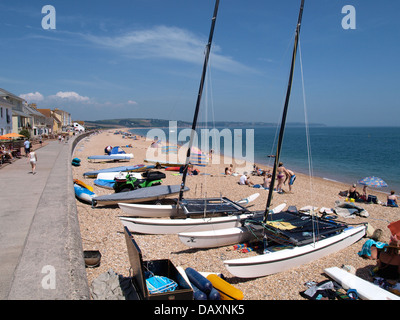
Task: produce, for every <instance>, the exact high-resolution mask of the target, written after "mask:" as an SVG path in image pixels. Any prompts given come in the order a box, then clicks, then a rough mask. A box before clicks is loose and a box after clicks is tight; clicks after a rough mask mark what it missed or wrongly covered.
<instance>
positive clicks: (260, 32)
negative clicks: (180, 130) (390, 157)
mask: <svg viewBox="0 0 400 320" xmlns="http://www.w3.org/2000/svg"><path fill="white" fill-rule="evenodd" d="M45 5H52V6H54V8H55V9H56V16H55V17H56V28H55V29H43V28H42V24H41V23H42V19H43V18H44V17H45V16H46V14H43V13H42V7H43V6H45ZM299 5H300V0H285V1H277V0H254V1H251V0H249V1H239V0H221V1H220V6H219V12H218V17H217V22H216V28H215V33H214V41H213V47H212V55H211V60H210V67H209V70H208V79H207V84H206V89H205V92H204V95H203V105H202V109H201V110H202V113H201V115H200V118H199V120H227V121H265V122H278V121H279V120H280V114H281V111H282V107H283V101H284V96H285V92H286V86H287V78H288V73H289V66H290V59H291V53H292V48H293V37H294V30H295V26H296V21H297V15H298V10H299ZM345 5H352V6H354V8H355V10H356V11H355V17H356V28H355V29H347V30H346V29H343V27H342V19H343V18H344V17H345V16H346V14H344V13H342V8H343V7H344V6H345ZM213 9H214V1H213V0H130V1H128V0H124V1H122V0H114V1H88V0H83V1H75V0H70V1H62V0H58V1H51V0H50V1H37V0H35V1H32V0H12V1H11V0H2V1H1V2H0V10H1V12H2V19H1V20H0V36H1V38H2V41H1V42H0V57H1V60H0V61H1V68H0V70H1V71H0V87H1V88H4V89H6V90H8V91H10V92H12V93H14V94H16V95H20V96H22V97H24V98H25V99H26V100H27V101H28V102H29V103H30V102H36V103H37V104H38V107H40V108H55V107H58V108H62V109H64V110H67V111H69V112H70V113H71V114H72V117H73V119H74V120H101V119H113V118H134V117H138V118H160V119H170V120H187V121H191V120H192V118H193V111H194V107H195V104H196V98H197V92H198V87H199V82H200V76H201V71H202V65H203V60H204V48H205V45H206V42H207V38H208V33H209V29H210V24H211V16H212V13H213ZM399 12H400V2H399V1H395V0H385V1H379V2H378V1H372V0H362V1H361V0H346V1H344V0H335V1H331V0H306V2H305V8H304V14H303V24H302V30H301V39H300V44H301V57H302V66H303V74H304V85H305V101H306V109H307V118H308V121H309V122H318V123H324V124H326V125H330V126H364V125H367V126H369V125H374V126H398V125H399V121H400V108H399V104H400V99H399V93H400V90H399V89H400V88H399V81H398V75H399V74H400V68H399V62H398V57H399V56H400V52H399V44H398V41H399V39H400V37H399V36H400V20H399V19H398V13H399ZM304 117H305V116H304V105H303V94H302V81H301V72H300V59H299V56H298V59H297V63H296V70H295V77H294V84H293V90H292V97H291V103H290V109H289V116H288V121H298V122H303V121H304Z"/></svg>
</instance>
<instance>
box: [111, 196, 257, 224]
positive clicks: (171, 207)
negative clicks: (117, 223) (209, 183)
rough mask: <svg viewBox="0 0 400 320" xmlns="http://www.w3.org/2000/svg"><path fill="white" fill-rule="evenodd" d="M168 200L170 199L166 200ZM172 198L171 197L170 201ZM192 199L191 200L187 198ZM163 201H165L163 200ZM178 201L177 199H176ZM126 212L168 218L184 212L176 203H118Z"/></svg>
mask: <svg viewBox="0 0 400 320" xmlns="http://www.w3.org/2000/svg"><path fill="white" fill-rule="evenodd" d="M259 195H260V194H259V193H254V194H252V195H250V196H249V197H247V198H244V199H241V200H238V201H235V203H236V204H239V205H246V204H249V203H250V202H252V201H254V200H255V199H257V198H258V196H259ZM166 201H168V200H166ZM170 201H171V200H170V199H169V202H170ZM187 201H190V200H187ZM161 202H164V201H163V200H162V201H161ZM176 202H177V200H176ZM118 206H119V207H120V208H121V209H122V211H124V213H125V214H126V215H128V216H130V217H141V218H167V217H175V216H179V215H182V214H183V210H181V209H179V211H177V210H176V204H156V205H154V204H132V203H131V204H128V203H118Z"/></svg>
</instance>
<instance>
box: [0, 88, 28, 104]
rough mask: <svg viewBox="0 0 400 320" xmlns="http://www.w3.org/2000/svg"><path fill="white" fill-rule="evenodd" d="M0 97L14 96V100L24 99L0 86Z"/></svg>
mask: <svg viewBox="0 0 400 320" xmlns="http://www.w3.org/2000/svg"><path fill="white" fill-rule="evenodd" d="M0 97H12V98H14V99H16V100H19V101H21V102H22V101H25V100H24V99H22V98H21V97H18V96H16V95H15V94H13V93H11V92H8V91H7V90H4V89H2V88H0Z"/></svg>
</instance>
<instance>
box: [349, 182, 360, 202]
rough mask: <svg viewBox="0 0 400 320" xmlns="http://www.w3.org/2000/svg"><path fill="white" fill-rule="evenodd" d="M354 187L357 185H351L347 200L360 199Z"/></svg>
mask: <svg viewBox="0 0 400 320" xmlns="http://www.w3.org/2000/svg"><path fill="white" fill-rule="evenodd" d="M356 187H357V185H356V184H353V185H352V186H351V187H350V189H349V191H347V197H348V198H351V199H354V200H357V199H358V198H359V197H360V194H359V193H358V191H357V189H356Z"/></svg>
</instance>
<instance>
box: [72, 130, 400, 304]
mask: <svg viewBox="0 0 400 320" xmlns="http://www.w3.org/2000/svg"><path fill="white" fill-rule="evenodd" d="M112 132H113V130H108V131H103V132H102V133H100V134H98V135H92V136H90V137H89V138H87V139H83V140H82V141H81V142H80V143H79V144H78V145H77V147H76V148H75V152H74V157H77V158H80V159H81V160H82V161H81V166H80V167H73V177H74V178H76V179H81V180H83V179H84V178H83V173H84V172H86V171H90V170H97V169H102V168H107V167H115V166H119V165H135V164H140V163H143V159H144V158H145V157H146V150H147V148H148V147H149V146H150V144H151V142H149V141H145V140H144V139H141V140H132V139H123V138H122V136H121V135H114V134H113V133H112ZM129 144H132V146H133V148H125V151H126V152H127V153H131V152H132V153H133V154H134V156H135V157H134V159H133V160H131V161H130V162H120V163H112V162H108V163H90V162H88V160H87V157H88V156H90V155H95V154H103V153H104V147H105V146H106V145H112V146H117V145H119V146H122V147H123V146H125V145H129ZM222 161H223V159H222ZM222 161H221V164H213V165H209V166H207V167H200V170H201V172H202V173H208V174H209V175H199V176H188V177H187V179H186V185H187V186H188V187H189V188H190V191H189V192H187V193H186V194H185V197H187V198H190V197H192V198H198V197H202V196H203V195H204V194H206V196H208V197H211V196H220V195H221V194H222V195H223V196H225V197H228V198H229V199H232V200H239V199H241V198H244V197H247V196H249V195H251V194H253V193H255V192H260V194H261V195H260V197H258V198H257V199H256V200H255V201H254V202H253V203H252V204H253V206H252V207H251V209H254V210H263V209H265V204H266V199H267V191H266V190H260V189H255V188H250V187H247V186H240V185H238V184H237V182H238V180H239V177H238V176H237V177H235V176H224V175H222V174H221V173H223V172H224V168H225V167H226V166H228V165H227V164H224V163H222ZM286 165H287V166H288V167H290V163H288V164H286ZM235 167H236V170H237V171H239V172H242V171H243V170H245V168H243V167H239V166H237V165H236V166H235ZM246 170H247V169H246ZM296 176H297V179H296V181H295V183H294V186H293V193H283V194H275V195H274V199H273V206H272V207H274V206H276V205H278V204H281V203H283V202H285V203H287V205H293V206H296V207H297V208H298V209H299V208H301V207H303V206H307V205H314V206H317V207H319V208H321V207H329V208H333V207H334V203H335V201H336V200H341V201H344V198H343V197H340V196H339V195H338V193H339V191H342V190H347V189H348V188H349V186H348V185H346V184H341V183H338V182H333V181H328V180H324V179H321V178H316V177H314V178H312V179H310V177H308V176H307V175H302V174H296ZM93 181H94V179H84V182H85V183H87V184H89V185H91V186H93V187H94V191H95V192H96V194H98V195H102V194H109V193H111V191H110V190H107V189H103V188H99V187H97V186H95V185H94V184H93ZM252 181H253V182H254V183H262V177H257V176H254V177H252ZM180 182H181V177H180V176H174V175H172V173H171V172H166V179H164V181H163V184H180ZM284 189H285V190H287V185H286V186H285V187H284ZM310 189H311V190H312V191H310ZM359 189H361V188H360V187H359ZM369 193H370V194H374V195H376V196H377V197H378V199H379V200H380V201H382V202H386V194H384V193H380V192H377V191H375V190H374V191H372V190H370V192H369ZM76 203H77V207H78V214H79V222H80V229H81V235H82V243H83V247H84V250H99V251H100V252H101V254H102V260H101V265H100V267H98V268H93V269H90V268H87V269H86V270H87V275H88V280H89V285H90V284H91V282H92V281H93V280H94V279H95V278H96V277H98V276H99V275H100V274H102V273H104V272H106V271H107V270H109V269H113V270H114V271H115V272H116V273H118V274H121V275H123V276H126V277H128V276H130V273H129V269H130V265H129V261H128V253H127V249H126V243H125V238H124V234H123V226H122V223H121V222H120V221H119V219H118V216H119V215H121V214H122V213H123V212H122V210H121V209H119V208H118V207H116V208H101V207H98V208H92V207H91V206H90V205H88V204H85V203H82V202H80V201H78V200H77V202H76ZM359 205H360V206H361V207H363V208H365V209H366V210H367V211H368V213H369V217H368V218H362V217H358V216H357V217H356V218H354V219H353V218H351V219H345V220H342V221H345V222H347V223H350V224H357V223H365V222H368V223H370V224H371V225H372V227H374V228H375V229H378V228H380V229H382V230H383V237H382V239H381V241H385V242H387V241H388V240H389V236H390V232H389V229H388V228H387V225H388V224H389V222H392V221H397V220H399V219H400V209H399V208H388V207H384V206H381V205H378V204H363V203H361V204H359ZM134 237H135V240H136V242H137V243H138V245H139V246H140V248H141V250H142V253H143V255H144V257H143V258H144V260H155V259H170V260H171V261H172V262H173V263H174V265H175V266H182V267H183V268H186V267H193V268H194V269H196V270H198V271H207V272H218V273H223V274H224V276H225V277H226V278H227V281H229V282H230V283H232V284H233V285H235V286H236V287H237V288H239V289H240V290H242V291H243V293H244V297H245V299H248V300H275V299H277V300H301V299H303V298H302V297H301V296H300V295H299V292H300V291H303V290H305V289H307V287H306V286H305V282H307V281H316V282H318V281H322V280H325V279H327V277H326V276H325V275H324V274H323V271H324V268H328V267H333V266H338V267H341V266H342V265H343V264H345V265H352V266H354V267H355V268H356V270H357V275H358V276H360V277H362V278H364V279H366V280H371V278H370V276H369V269H370V267H371V266H374V265H375V262H374V261H372V260H365V259H362V258H360V257H359V256H358V254H357V252H358V251H360V249H361V247H362V245H363V243H364V242H365V241H366V239H362V240H361V241H359V242H357V243H355V244H354V245H352V246H351V247H349V248H347V249H345V250H342V251H340V252H338V253H335V254H331V255H329V256H327V257H325V258H322V259H320V260H317V261H314V262H311V263H308V264H306V265H303V266H300V267H297V268H294V269H291V270H289V271H285V272H282V273H279V274H274V275H271V276H267V277H262V278H257V279H238V278H235V277H233V276H232V275H231V274H229V272H228V271H227V270H226V269H225V267H224V265H223V260H226V259H233V258H239V257H247V256H249V255H253V254H255V253H240V252H237V251H232V250H227V249H228V248H227V247H222V248H217V249H208V250H193V249H190V248H188V247H187V246H185V245H184V244H182V243H181V242H180V240H179V239H178V237H177V236H176V235H135V236H134Z"/></svg>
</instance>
